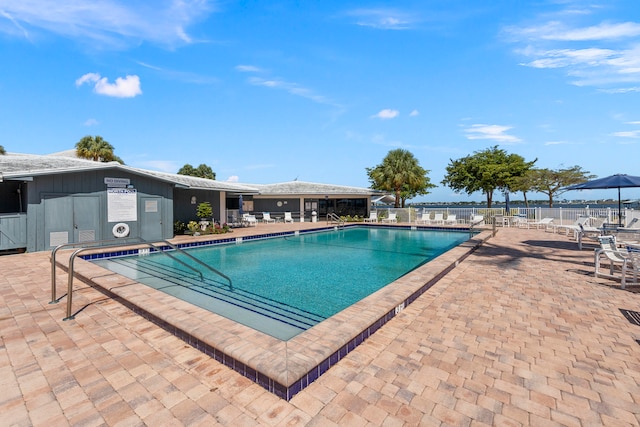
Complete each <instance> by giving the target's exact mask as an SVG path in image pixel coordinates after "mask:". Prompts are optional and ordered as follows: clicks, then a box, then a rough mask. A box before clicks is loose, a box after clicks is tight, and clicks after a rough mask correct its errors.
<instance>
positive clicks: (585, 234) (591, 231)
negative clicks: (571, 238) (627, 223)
mask: <svg viewBox="0 0 640 427" xmlns="http://www.w3.org/2000/svg"><path fill="white" fill-rule="evenodd" d="M602 230H603V229H602V228H597V227H591V226H589V225H580V231H578V234H577V236H576V239H577V240H578V249H580V250H582V241H583V240H584V239H585V238H589V239H591V240H596V241H597V240H598V238H599V237H600V236H601V235H602Z"/></svg>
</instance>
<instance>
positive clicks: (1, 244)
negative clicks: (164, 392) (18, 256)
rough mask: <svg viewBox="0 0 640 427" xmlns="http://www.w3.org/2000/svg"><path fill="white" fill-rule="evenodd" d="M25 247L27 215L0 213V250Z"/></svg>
mask: <svg viewBox="0 0 640 427" xmlns="http://www.w3.org/2000/svg"><path fill="white" fill-rule="evenodd" d="M26 247H27V215H26V214H5V215H0V250H8V249H20V248H26Z"/></svg>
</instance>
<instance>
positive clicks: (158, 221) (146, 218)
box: [140, 197, 163, 241]
mask: <svg viewBox="0 0 640 427" xmlns="http://www.w3.org/2000/svg"><path fill="white" fill-rule="evenodd" d="M162 234H163V233H162V197H140V237H142V238H143V239H144V240H148V241H153V240H162V239H163V235H162Z"/></svg>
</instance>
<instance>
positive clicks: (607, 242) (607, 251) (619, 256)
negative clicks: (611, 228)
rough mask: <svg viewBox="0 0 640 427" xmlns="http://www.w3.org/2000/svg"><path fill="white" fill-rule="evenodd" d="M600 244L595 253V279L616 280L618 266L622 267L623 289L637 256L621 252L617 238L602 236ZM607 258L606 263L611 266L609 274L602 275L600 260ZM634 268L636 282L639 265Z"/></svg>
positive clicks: (621, 279)
mask: <svg viewBox="0 0 640 427" xmlns="http://www.w3.org/2000/svg"><path fill="white" fill-rule="evenodd" d="M598 242H599V243H600V248H598V249H596V250H595V253H594V263H595V266H596V267H595V277H599V276H604V277H609V278H613V279H615V278H616V276H615V275H614V270H615V267H616V265H620V272H621V276H620V286H621V287H622V289H624V288H625V286H626V277H625V276H626V273H627V270H628V269H629V267H630V266H631V263H632V262H633V259H632V257H634V258H637V257H636V255H635V254H633V255H631V256H630V255H629V251H628V250H621V249H620V248H618V246H617V244H616V237H615V236H600V237H599V238H598ZM603 256H604V257H605V260H606V262H607V263H608V264H609V274H606V273H602V271H601V270H600V266H601V263H600V260H601V258H602V257H603ZM631 267H632V268H634V280H635V278H636V273H637V269H638V265H637V263H636V264H635V265H633V266H631Z"/></svg>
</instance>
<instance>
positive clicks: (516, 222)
mask: <svg viewBox="0 0 640 427" xmlns="http://www.w3.org/2000/svg"><path fill="white" fill-rule="evenodd" d="M511 224H512V225H513V226H514V227H518V228H529V221H528V220H527V218H525V217H523V216H514V217H513V218H511Z"/></svg>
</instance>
